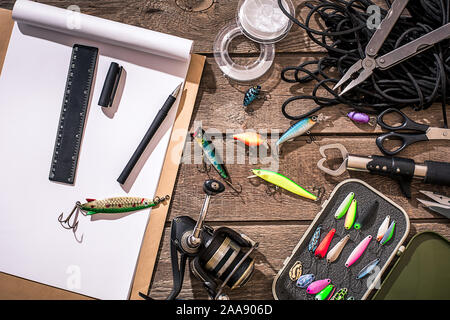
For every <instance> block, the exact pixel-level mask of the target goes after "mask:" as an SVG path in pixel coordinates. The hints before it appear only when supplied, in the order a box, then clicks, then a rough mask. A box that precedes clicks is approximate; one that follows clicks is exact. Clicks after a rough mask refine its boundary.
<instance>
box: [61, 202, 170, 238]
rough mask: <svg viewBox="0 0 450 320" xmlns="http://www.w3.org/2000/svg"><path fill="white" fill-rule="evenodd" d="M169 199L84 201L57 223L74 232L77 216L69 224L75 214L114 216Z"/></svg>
mask: <svg viewBox="0 0 450 320" xmlns="http://www.w3.org/2000/svg"><path fill="white" fill-rule="evenodd" d="M169 198H170V197H169V196H168V195H167V196H165V197H162V198H160V197H155V198H154V199H153V200H150V199H146V198H139V197H114V198H108V199H103V200H95V199H86V201H87V202H86V203H81V202H79V201H78V202H77V203H76V204H75V206H74V208H73V209H72V212H71V213H70V214H69V215H68V216H67V218H66V219H63V215H64V214H63V213H61V215H60V216H59V217H58V221H59V223H61V225H62V226H63V227H64V228H65V229H73V231H74V232H75V231H76V230H77V226H78V219H77V218H76V217H77V215H75V221H74V222H73V223H72V224H71V223H70V219H71V218H72V216H73V215H74V214H75V212H78V211H80V212H81V213H82V214H83V215H86V216H91V215H94V214H98V213H105V214H115V213H123V212H132V211H139V210H143V209H147V208H151V207H154V206H156V205H158V204H159V203H161V202H163V201H165V200H169Z"/></svg>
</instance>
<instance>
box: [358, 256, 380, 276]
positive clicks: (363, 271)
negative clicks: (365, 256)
mask: <svg viewBox="0 0 450 320" xmlns="http://www.w3.org/2000/svg"><path fill="white" fill-rule="evenodd" d="M379 262H380V259H379V258H377V259H375V260H373V261H372V262H370V263H369V264H368V265H367V266H365V267H364V268H362V269H361V271H360V272H359V273H358V275H357V276H356V279H362V278H364V277H365V276H367V275H369V274H370V273H372V271H373V269H375V267H376V266H377V265H378V263H379Z"/></svg>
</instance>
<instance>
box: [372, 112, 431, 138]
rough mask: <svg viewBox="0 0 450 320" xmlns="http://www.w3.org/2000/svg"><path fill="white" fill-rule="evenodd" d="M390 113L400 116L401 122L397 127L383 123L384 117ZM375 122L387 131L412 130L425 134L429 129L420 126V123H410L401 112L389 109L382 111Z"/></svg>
mask: <svg viewBox="0 0 450 320" xmlns="http://www.w3.org/2000/svg"><path fill="white" fill-rule="evenodd" d="M392 113H396V114H398V115H400V117H401V118H402V122H401V123H400V124H399V125H396V126H391V125H389V124H387V123H386V122H385V121H384V117H385V116H386V115H387V114H392ZM377 122H378V124H379V125H380V126H381V127H382V128H384V129H387V130H392V131H397V130H412V131H420V132H426V131H427V130H428V129H429V128H430V126H428V125H426V124H421V123H417V122H414V121H412V120H411V119H409V118H408V117H407V116H406V115H405V114H404V113H403V112H401V111H400V110H398V109H395V108H389V109H386V110H384V111H383V112H382V113H380V114H379V115H378V118H377Z"/></svg>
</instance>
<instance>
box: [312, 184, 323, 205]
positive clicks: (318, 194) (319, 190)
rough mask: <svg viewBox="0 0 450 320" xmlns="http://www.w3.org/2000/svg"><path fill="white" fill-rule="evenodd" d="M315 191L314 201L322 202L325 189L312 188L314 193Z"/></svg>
mask: <svg viewBox="0 0 450 320" xmlns="http://www.w3.org/2000/svg"><path fill="white" fill-rule="evenodd" d="M316 191H317V199H316V200H315V201H316V202H320V201H321V200H322V197H323V195H324V194H325V192H326V190H325V187H317V186H313V192H316Z"/></svg>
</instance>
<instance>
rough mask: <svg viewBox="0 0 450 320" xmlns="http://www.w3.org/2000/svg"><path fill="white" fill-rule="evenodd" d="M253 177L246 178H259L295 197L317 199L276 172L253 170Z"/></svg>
mask: <svg viewBox="0 0 450 320" xmlns="http://www.w3.org/2000/svg"><path fill="white" fill-rule="evenodd" d="M252 172H253V174H254V176H250V177H248V178H253V177H255V176H256V177H260V178H261V179H263V180H265V181H267V182H269V183H272V184H274V185H276V186H278V187H280V188H283V189H285V190H287V191H289V192H292V193H294V194H296V195H299V196H301V197H304V198H307V199H311V200H314V201H316V200H317V199H318V197H317V196H316V195H314V194H312V193H310V192H309V191H306V190H305V189H303V188H302V187H300V186H299V185H298V184H296V183H295V182H294V181H292V180H291V179H289V178H287V177H285V176H283V175H281V174H279V173H277V172H273V171H269V170H262V169H253V170H252Z"/></svg>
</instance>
